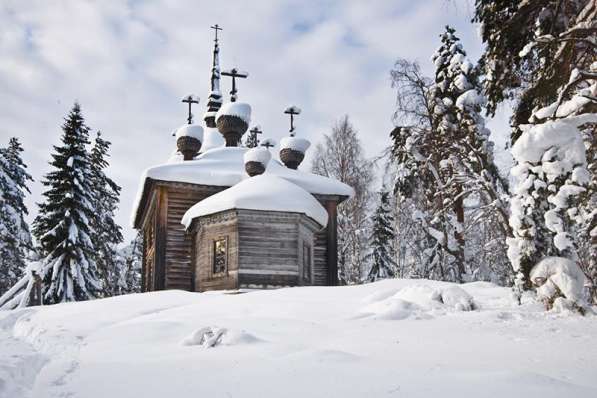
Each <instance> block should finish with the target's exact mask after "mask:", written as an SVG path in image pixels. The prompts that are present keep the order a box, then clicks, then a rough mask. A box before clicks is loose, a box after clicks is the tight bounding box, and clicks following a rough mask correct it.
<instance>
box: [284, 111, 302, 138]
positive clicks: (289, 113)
mask: <svg viewBox="0 0 597 398" xmlns="http://www.w3.org/2000/svg"><path fill="white" fill-rule="evenodd" d="M284 113H286V114H288V115H290V136H291V137H294V115H300V114H301V109H300V108H299V107H297V106H294V105H292V106H289V107H288V108H286V110H285V111H284Z"/></svg>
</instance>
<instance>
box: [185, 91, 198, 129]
mask: <svg viewBox="0 0 597 398" xmlns="http://www.w3.org/2000/svg"><path fill="white" fill-rule="evenodd" d="M182 102H184V103H187V104H189V117H188V118H187V121H188V122H189V124H191V123H193V114H192V113H191V106H192V105H193V104H198V103H199V97H197V96H196V95H193V94H191V95H187V96H186V97H184V98H183V99H182Z"/></svg>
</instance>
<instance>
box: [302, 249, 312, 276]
mask: <svg viewBox="0 0 597 398" xmlns="http://www.w3.org/2000/svg"><path fill="white" fill-rule="evenodd" d="M303 280H304V281H306V282H309V281H310V280H311V246H310V245H308V244H306V243H303Z"/></svg>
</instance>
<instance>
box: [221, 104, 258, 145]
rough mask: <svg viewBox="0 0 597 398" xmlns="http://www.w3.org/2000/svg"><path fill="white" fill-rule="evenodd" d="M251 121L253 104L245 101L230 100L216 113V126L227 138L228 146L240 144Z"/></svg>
mask: <svg viewBox="0 0 597 398" xmlns="http://www.w3.org/2000/svg"><path fill="white" fill-rule="evenodd" d="M249 123H251V106H250V105H249V104H246V103H243V102H228V103H226V104H224V105H222V107H221V108H220V110H219V111H218V113H217V114H216V127H217V128H218V131H219V132H220V134H222V135H223V136H224V139H225V140H226V146H229V147H231V146H232V147H234V146H239V145H240V142H241V137H242V136H243V134H244V133H245V132H246V131H247V129H248V128H249Z"/></svg>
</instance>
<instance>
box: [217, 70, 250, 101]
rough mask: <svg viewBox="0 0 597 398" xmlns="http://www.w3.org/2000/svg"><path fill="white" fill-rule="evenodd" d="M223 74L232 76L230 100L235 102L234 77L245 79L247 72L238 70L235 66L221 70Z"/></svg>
mask: <svg viewBox="0 0 597 398" xmlns="http://www.w3.org/2000/svg"><path fill="white" fill-rule="evenodd" d="M222 75H223V76H230V77H232V91H230V102H236V93H237V92H238V90H236V78H237V77H238V78H240V79H246V78H247V77H248V76H249V74H248V73H247V72H240V71H239V70H237V69H236V68H232V69H230V70H225V71H223V72H222Z"/></svg>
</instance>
